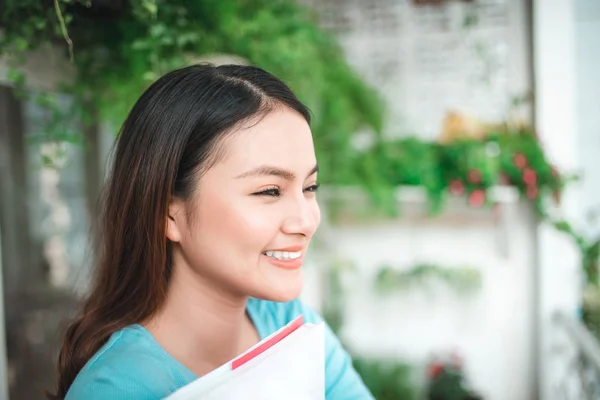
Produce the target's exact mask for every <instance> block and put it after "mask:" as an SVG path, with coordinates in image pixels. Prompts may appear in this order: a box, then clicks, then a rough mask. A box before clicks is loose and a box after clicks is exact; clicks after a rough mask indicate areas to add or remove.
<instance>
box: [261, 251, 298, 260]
mask: <svg viewBox="0 0 600 400" xmlns="http://www.w3.org/2000/svg"><path fill="white" fill-rule="evenodd" d="M265 255H266V256H267V257H271V258H274V259H276V260H295V259H296V258H300V256H301V255H302V252H301V251H293V252H292V251H265Z"/></svg>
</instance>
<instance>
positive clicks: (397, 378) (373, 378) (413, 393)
mask: <svg viewBox="0 0 600 400" xmlns="http://www.w3.org/2000/svg"><path fill="white" fill-rule="evenodd" d="M352 362H353V365H354V368H355V369H356V372H358V374H359V375H360V376H361V378H362V379H363V382H364V383H365V385H366V386H367V387H368V388H369V391H370V392H371V394H372V395H373V397H374V398H376V399H377V400H416V399H417V398H418V394H419V393H418V389H417V388H416V386H415V385H414V383H413V377H412V374H413V368H412V367H411V366H409V365H407V364H403V363H399V362H391V361H388V362H386V361H379V360H371V359H364V358H360V357H355V358H354V359H353V360H352Z"/></svg>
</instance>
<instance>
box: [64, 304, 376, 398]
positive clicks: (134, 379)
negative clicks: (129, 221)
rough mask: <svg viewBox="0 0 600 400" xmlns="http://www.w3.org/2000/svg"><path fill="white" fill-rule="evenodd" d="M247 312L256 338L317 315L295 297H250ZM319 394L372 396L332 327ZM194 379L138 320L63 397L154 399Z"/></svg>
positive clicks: (94, 359)
mask: <svg viewBox="0 0 600 400" xmlns="http://www.w3.org/2000/svg"><path fill="white" fill-rule="evenodd" d="M247 310H248V315H249V316H250V318H251V319H252V321H253V322H254V325H255V326H256V329H257V330H258V333H259V335H260V338H261V340H262V339H264V338H266V337H267V336H269V335H270V334H271V333H273V332H275V331H277V330H278V329H280V328H281V327H283V326H285V325H286V324H288V323H289V322H291V321H292V320H294V319H295V318H296V317H298V316H300V315H304V320H305V322H310V323H320V322H322V318H321V317H320V316H319V315H318V314H317V313H316V312H314V311H313V310H312V309H310V308H309V307H307V306H306V305H304V304H302V303H301V302H300V301H299V300H294V301H291V302H289V303H275V302H270V301H264V300H257V299H250V300H249V301H248V307H247ZM325 356H326V360H325V386H326V390H325V395H326V399H327V400H373V397H372V396H371V394H370V393H369V391H368V390H367V388H366V387H365V385H364V384H363V382H362V380H361V378H360V376H359V375H358V374H357V373H356V371H355V370H354V368H353V367H352V360H351V358H350V356H349V355H348V353H347V352H346V351H345V350H344V348H343V347H342V345H341V344H340V342H339V340H338V339H337V338H336V337H335V335H334V334H333V332H331V330H330V329H329V328H328V327H326V333H325ZM196 379H198V377H197V376H196V375H194V373H192V372H191V371H190V370H189V369H187V368H186V367H184V366H183V365H182V364H181V363H179V362H178V361H177V360H175V359H174V358H173V357H172V356H171V355H169V354H168V353H167V352H166V351H165V350H164V349H163V348H162V347H161V346H160V345H159V344H158V343H157V342H156V341H155V340H154V338H153V337H152V335H151V334H150V332H148V331H147V330H146V329H145V328H144V327H142V326H141V325H132V326H129V327H126V328H125V329H122V330H120V331H117V332H115V333H114V334H113V335H112V336H111V337H110V339H109V340H108V342H107V343H106V344H105V345H104V346H103V347H102V348H101V349H100V350H99V351H98V352H97V353H96V354H95V355H94V357H92V358H91V359H90V360H89V361H88V363H87V364H86V365H85V366H84V367H83V369H82V370H81V372H80V373H79V375H77V378H76V379H75V381H74V382H73V384H72V385H71V388H70V389H69V392H68V393H67V396H66V398H65V400H96V399H111V400H125V399H126V400H158V399H162V398H164V397H166V396H167V395H169V394H171V393H173V392H174V391H175V390H177V389H179V388H180V387H182V386H185V385H187V384H188V383H190V382H192V381H194V380H196Z"/></svg>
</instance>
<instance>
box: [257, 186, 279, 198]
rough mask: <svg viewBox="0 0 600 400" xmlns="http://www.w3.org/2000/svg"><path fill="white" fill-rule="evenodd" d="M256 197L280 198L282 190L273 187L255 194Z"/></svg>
mask: <svg viewBox="0 0 600 400" xmlns="http://www.w3.org/2000/svg"><path fill="white" fill-rule="evenodd" d="M253 195H254V196H271V197H279V196H281V190H279V188H278V187H271V188H267V189H264V190H261V191H260V192H256V193H253Z"/></svg>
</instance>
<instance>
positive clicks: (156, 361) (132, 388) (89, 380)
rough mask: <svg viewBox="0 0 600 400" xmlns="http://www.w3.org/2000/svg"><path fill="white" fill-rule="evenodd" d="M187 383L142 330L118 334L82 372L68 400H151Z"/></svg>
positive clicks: (123, 331) (124, 331) (139, 328)
mask: <svg viewBox="0 0 600 400" xmlns="http://www.w3.org/2000/svg"><path fill="white" fill-rule="evenodd" d="M186 383H187V381H186V377H185V376H184V374H183V373H182V371H180V370H178V367H177V365H175V364H174V363H173V362H172V360H170V359H169V357H168V355H167V354H166V353H165V352H164V350H162V349H161V348H160V346H158V344H156V343H155V342H153V339H152V338H151V337H150V335H149V334H148V333H147V332H146V331H145V330H144V329H143V328H142V327H140V326H131V327H127V328H125V329H123V330H120V331H117V332H115V333H114V334H113V335H112V336H111V338H110V339H109V340H108V342H107V343H106V344H105V345H104V346H103V347H102V348H101V349H100V350H99V351H98V352H97V353H96V354H95V355H94V357H92V358H91V359H90V360H89V361H88V363H87V364H86V365H85V366H84V367H83V368H82V369H81V371H80V372H79V374H78V375H77V377H76V378H75V381H74V382H73V384H72V385H71V388H70V389H69V392H68V393H67V396H66V399H65V400H79V399H91V400H93V399H106V398H111V399H115V400H120V399H132V400H146V399H148V400H150V399H159V398H163V397H165V396H166V395H168V394H170V393H172V392H174V391H175V390H177V389H178V388H179V387H181V386H183V385H185V384H186Z"/></svg>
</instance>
